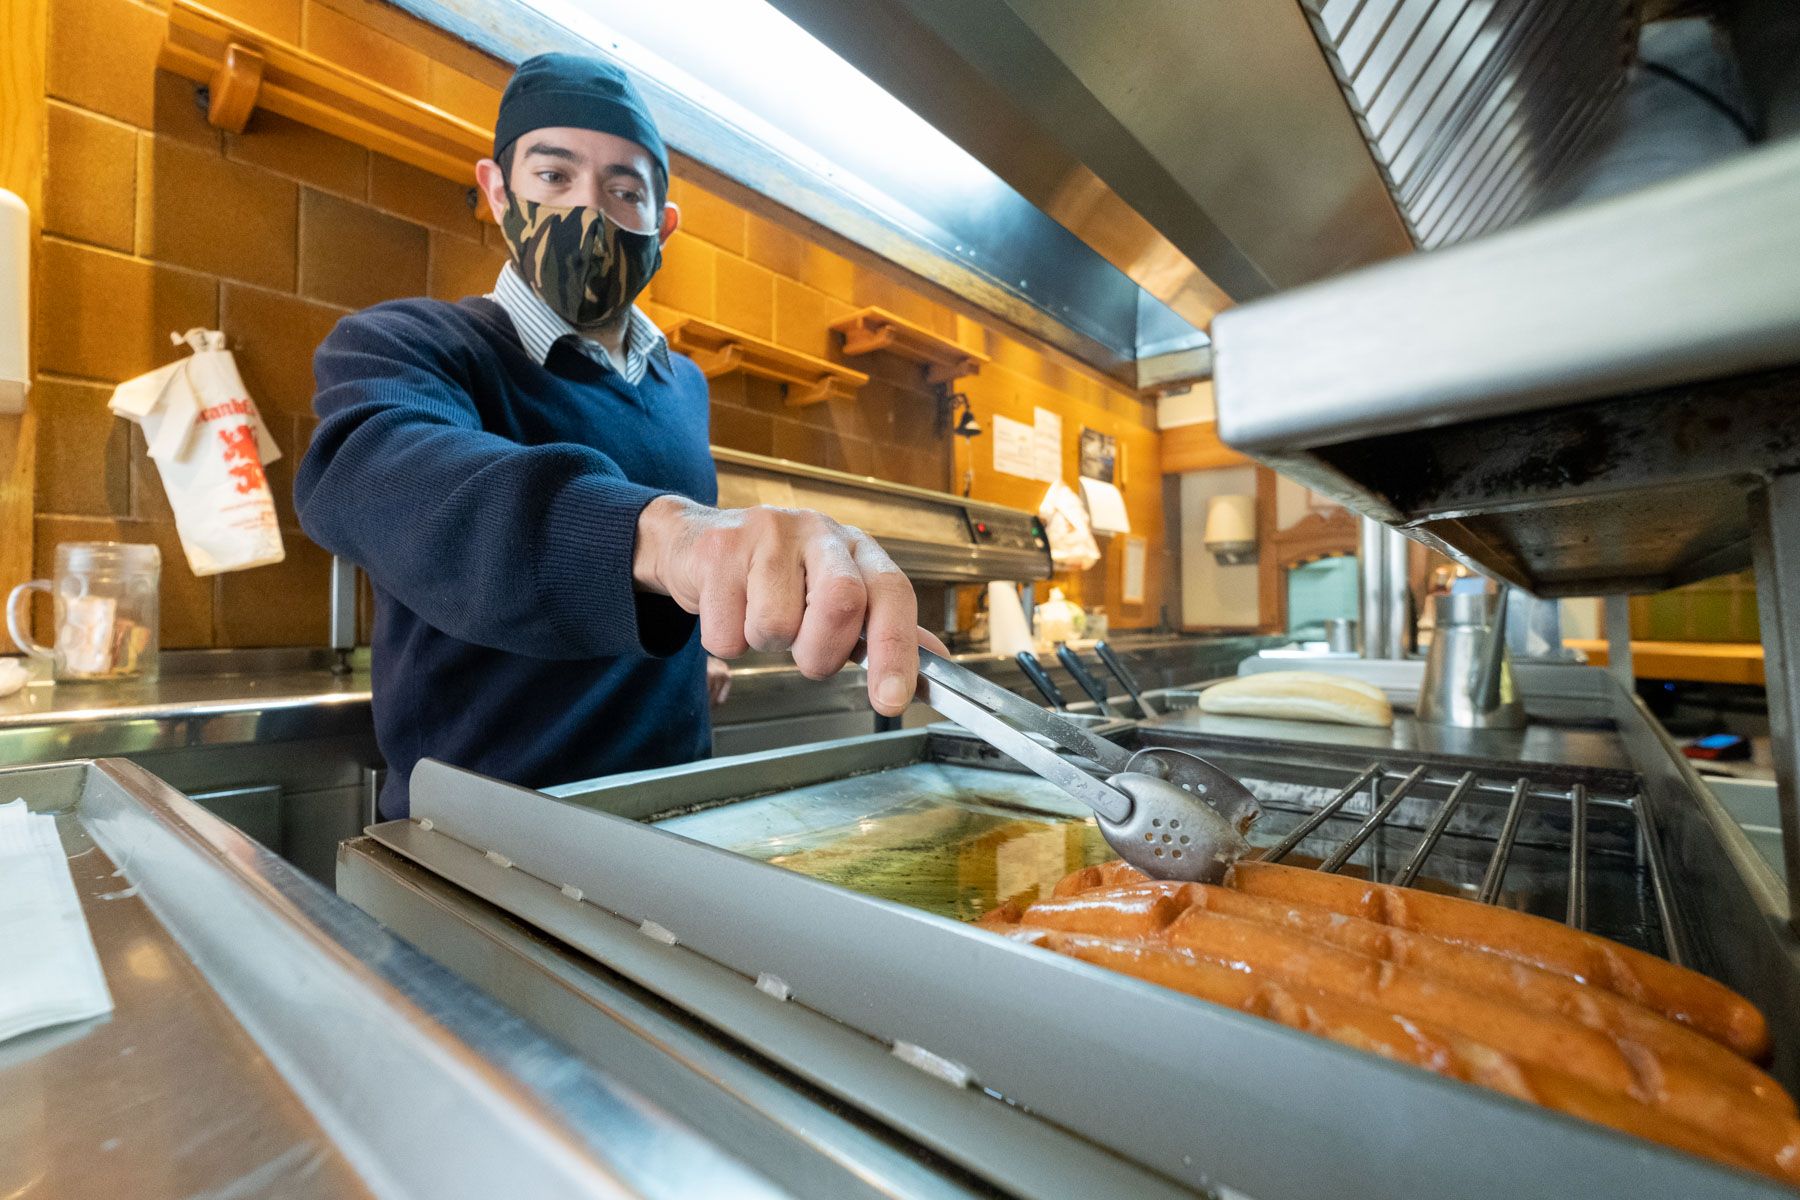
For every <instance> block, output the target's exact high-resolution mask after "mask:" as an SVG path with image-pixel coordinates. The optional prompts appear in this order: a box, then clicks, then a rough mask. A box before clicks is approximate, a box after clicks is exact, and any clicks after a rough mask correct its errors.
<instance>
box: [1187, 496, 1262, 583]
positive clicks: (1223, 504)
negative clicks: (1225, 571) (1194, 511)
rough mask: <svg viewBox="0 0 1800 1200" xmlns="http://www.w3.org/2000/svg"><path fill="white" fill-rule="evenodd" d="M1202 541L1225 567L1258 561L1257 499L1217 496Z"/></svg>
mask: <svg viewBox="0 0 1800 1200" xmlns="http://www.w3.org/2000/svg"><path fill="white" fill-rule="evenodd" d="M1201 540H1202V542H1204V544H1205V546H1206V548H1207V549H1208V550H1210V551H1211V552H1212V556H1213V557H1214V558H1215V559H1217V560H1218V562H1219V565H1220V566H1222V567H1237V566H1243V565H1244V564H1245V563H1253V562H1255V561H1256V497H1255V496H1214V497H1213V498H1212V500H1211V501H1210V502H1209V503H1208V504H1207V506H1206V532H1205V533H1204V534H1202V535H1201Z"/></svg>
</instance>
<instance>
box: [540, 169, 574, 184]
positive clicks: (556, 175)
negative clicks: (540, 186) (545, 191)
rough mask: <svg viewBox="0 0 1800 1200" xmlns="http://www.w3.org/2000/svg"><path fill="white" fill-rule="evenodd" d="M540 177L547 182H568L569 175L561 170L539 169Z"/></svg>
mask: <svg viewBox="0 0 1800 1200" xmlns="http://www.w3.org/2000/svg"><path fill="white" fill-rule="evenodd" d="M538 178H539V179H541V180H543V181H544V182H545V183H566V182H568V177H567V176H565V175H564V174H563V173H562V172H561V171H539V172H538Z"/></svg>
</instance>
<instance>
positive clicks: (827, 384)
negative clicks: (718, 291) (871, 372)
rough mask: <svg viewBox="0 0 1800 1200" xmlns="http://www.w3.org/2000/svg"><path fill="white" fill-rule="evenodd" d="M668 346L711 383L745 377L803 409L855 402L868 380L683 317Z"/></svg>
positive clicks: (670, 334)
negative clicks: (767, 383)
mask: <svg viewBox="0 0 1800 1200" xmlns="http://www.w3.org/2000/svg"><path fill="white" fill-rule="evenodd" d="M663 334H664V336H666V337H667V338H668V339H669V345H670V346H671V347H672V348H674V349H676V350H679V351H681V353H683V354H685V355H687V356H688V357H689V358H692V359H693V360H694V362H695V363H696V364H697V365H698V366H699V368H700V370H701V372H702V373H703V374H705V376H706V377H707V378H708V379H716V378H718V377H719V376H720V375H729V374H731V372H733V371H742V372H743V373H744V374H746V375H753V376H755V377H756V378H758V379H772V380H774V381H775V382H777V383H783V384H786V385H787V388H788V393H787V402H788V404H789V405H790V406H791V407H795V408H799V407H801V406H804V405H807V404H820V403H823V402H824V401H826V400H847V399H851V398H853V397H854V396H855V395H856V393H857V391H858V390H859V389H861V387H862V385H863V384H865V383H867V382H869V377H868V376H867V375H865V374H863V373H862V372H861V371H853V370H851V369H850V368H849V367H840V366H839V365H838V364H836V363H834V362H827V361H826V360H825V359H822V358H814V357H813V356H812V355H810V354H802V353H800V352H799V351H798V350H789V349H787V348H786V347H784V346H777V345H776V344H775V343H773V342H765V341H764V340H762V339H761V338H757V337H751V336H750V335H749V334H747V333H744V332H743V331H741V330H737V329H729V328H727V327H726V326H724V325H715V324H713V323H712V322H711V321H702V320H700V319H699V318H698V317H683V318H682V319H681V320H679V321H676V322H675V323H674V324H673V325H670V326H669V327H668V328H667V329H665V330H663Z"/></svg>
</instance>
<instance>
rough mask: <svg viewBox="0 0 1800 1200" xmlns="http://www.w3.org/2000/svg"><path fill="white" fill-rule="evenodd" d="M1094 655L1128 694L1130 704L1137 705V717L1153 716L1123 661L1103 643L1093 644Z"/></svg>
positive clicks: (1136, 682)
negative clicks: (1097, 656) (1098, 657)
mask: <svg viewBox="0 0 1800 1200" xmlns="http://www.w3.org/2000/svg"><path fill="white" fill-rule="evenodd" d="M1094 653H1095V654H1097V655H1099V656H1100V661H1101V662H1102V663H1104V664H1106V669H1107V670H1109V671H1111V672H1112V674H1113V678H1114V679H1117V680H1118V681H1119V686H1120V687H1122V688H1124V689H1125V691H1126V692H1127V693H1129V694H1130V696H1131V702H1132V703H1133V704H1135V705H1137V710H1138V716H1140V717H1151V716H1154V715H1155V714H1154V713H1152V712H1151V711H1150V706H1149V705H1148V704H1147V703H1145V702H1144V692H1143V689H1142V688H1140V687H1138V681H1137V679H1136V678H1135V677H1134V676H1133V675H1132V674H1131V671H1130V670H1129V669H1127V668H1126V666H1125V660H1124V659H1122V658H1120V657H1119V656H1118V655H1117V654H1115V653H1113V648H1112V647H1111V646H1109V645H1107V644H1106V643H1105V642H1095V643H1094Z"/></svg>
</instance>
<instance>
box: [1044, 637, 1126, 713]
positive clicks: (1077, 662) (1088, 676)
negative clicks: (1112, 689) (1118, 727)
mask: <svg viewBox="0 0 1800 1200" xmlns="http://www.w3.org/2000/svg"><path fill="white" fill-rule="evenodd" d="M1056 657H1057V659H1058V660H1059V661H1060V662H1061V663H1062V665H1063V670H1065V671H1067V672H1068V673H1069V674H1070V675H1072V676H1074V677H1075V682H1076V683H1078V684H1080V685H1081V690H1082V691H1084V692H1086V693H1087V694H1088V699H1089V700H1092V701H1093V702H1094V705H1095V707H1096V708H1098V709H1099V710H1100V715H1101V716H1103V717H1110V716H1112V715H1113V710H1112V706H1111V705H1109V704H1108V703H1107V702H1106V689H1105V688H1103V687H1101V686H1100V681H1099V680H1098V679H1095V678H1094V676H1093V674H1092V673H1091V672H1090V671H1089V670H1088V669H1087V667H1086V666H1085V665H1084V664H1083V663H1082V661H1081V656H1080V655H1078V654H1076V653H1075V652H1074V651H1073V650H1071V649H1069V644H1068V643H1067V642H1058V643H1056Z"/></svg>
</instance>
